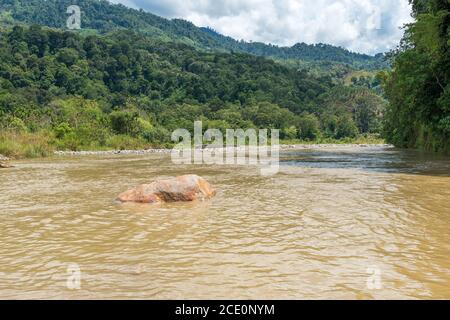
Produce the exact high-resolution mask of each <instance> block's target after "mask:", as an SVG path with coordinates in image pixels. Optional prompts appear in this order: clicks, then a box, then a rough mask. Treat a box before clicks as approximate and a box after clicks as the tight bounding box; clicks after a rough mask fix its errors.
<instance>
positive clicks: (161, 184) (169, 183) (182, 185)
mask: <svg viewBox="0 0 450 320" xmlns="http://www.w3.org/2000/svg"><path fill="white" fill-rule="evenodd" d="M215 195H216V191H215V190H214V188H213V187H212V186H211V185H210V184H209V183H208V182H207V181H206V180H204V179H203V178H201V177H199V176H197V175H186V176H181V177H177V178H173V179H168V180H157V181H155V182H153V183H151V184H143V185H140V186H138V187H136V188H134V189H131V190H128V191H126V192H124V193H122V194H120V195H119V196H118V197H117V200H118V201H120V202H139V203H165V202H187V201H195V200H206V199H210V198H212V197H214V196H215Z"/></svg>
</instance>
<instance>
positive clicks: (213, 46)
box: [0, 0, 387, 70]
mask: <svg viewBox="0 0 450 320" xmlns="http://www.w3.org/2000/svg"><path fill="white" fill-rule="evenodd" d="M70 5H78V6H79V7H80V8H81V13H82V17H83V19H82V28H83V30H84V32H90V31H93V32H99V33H107V32H110V31H114V30H117V29H126V30H133V31H135V32H139V33H142V34H145V35H148V36H151V37H153V38H158V39H160V40H163V41H166V42H167V41H177V42H182V43H185V44H189V45H192V46H194V47H196V48H198V49H201V50H204V51H221V52H240V53H250V54H254V55H258V56H264V57H271V58H275V59H280V60H292V59H294V60H302V61H328V62H333V63H337V64H346V65H350V66H352V67H354V68H358V69H370V70H379V69H382V68H385V67H386V66H387V63H386V61H385V59H384V55H383V54H379V55H376V56H375V57H373V56H369V55H366V54H359V53H355V52H350V51H348V50H346V49H344V48H340V47H335V46H332V45H328V44H323V43H319V44H310V45H308V44H305V43H298V44H296V45H294V46H292V47H279V46H276V45H272V44H264V43H260V42H246V41H242V40H235V39H233V38H231V37H227V36H224V35H222V34H219V33H217V32H216V31H214V30H213V29H211V28H199V27H196V26H195V25H194V24H192V23H191V22H189V21H185V20H182V19H172V20H168V19H165V18H162V17H159V16H157V15H154V14H151V13H149V12H145V11H143V10H135V9H131V8H127V7H126V6H124V5H121V4H117V5H112V4H111V3H109V2H108V1H105V0H46V1H42V0H0V9H1V11H3V12H4V15H5V17H4V20H6V21H7V20H8V18H9V19H11V20H13V21H14V22H15V23H16V22H21V23H25V24H29V25H30V24H39V25H42V26H48V27H51V28H65V26H66V20H67V14H66V11H67V8H68V7H69V6H70Z"/></svg>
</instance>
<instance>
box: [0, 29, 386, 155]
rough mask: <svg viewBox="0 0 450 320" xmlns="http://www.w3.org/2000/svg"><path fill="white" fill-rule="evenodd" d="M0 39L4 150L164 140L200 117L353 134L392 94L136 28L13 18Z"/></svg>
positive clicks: (370, 122)
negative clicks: (26, 23)
mask: <svg viewBox="0 0 450 320" xmlns="http://www.w3.org/2000/svg"><path fill="white" fill-rule="evenodd" d="M0 42H1V46H0V87H1V89H0V113H1V117H0V119H1V121H0V127H1V128H2V129H1V131H2V139H1V143H0V153H1V154H4V155H7V156H21V155H23V154H25V156H34V155H37V156H39V155H41V154H45V153H48V152H50V151H49V150H53V148H56V149H59V150H82V149H83V150H89V149H102V148H115V149H125V148H141V147H144V146H161V145H167V144H170V142H171V141H170V133H171V132H172V131H173V130H174V129H177V128H186V129H191V128H192V127H193V125H192V124H193V121H195V120H203V121H204V123H205V124H206V126H205V129H208V128H217V129H223V130H224V129H226V128H244V129H245V128H277V129H281V138H282V139H285V140H295V139H302V140H320V139H344V138H355V137H356V136H358V135H359V134H373V133H378V132H380V128H381V121H380V119H381V116H382V114H383V110H384V108H385V105H386V102H385V101H384V100H383V99H382V98H380V97H379V96H378V95H377V94H376V93H374V91H372V90H371V89H369V88H368V87H366V86H345V85H343V84H336V83H334V81H333V80H332V78H331V77H330V76H322V77H315V76H312V75H310V74H309V73H308V72H307V71H305V70H299V69H295V68H290V67H287V66H284V65H282V64H279V63H277V62H275V61H273V60H270V59H266V58H263V57H257V56H254V55H249V54H241V53H207V52H202V51H199V50H196V49H195V48H194V47H192V46H189V45H186V44H182V43H177V42H163V41H160V40H158V39H153V38H151V37H149V36H145V35H142V34H138V33H135V32H133V31H127V30H119V31H114V32H112V33H108V34H107V35H83V34H78V33H77V32H69V31H60V30H54V29H49V28H45V27H41V26H38V25H32V26H30V27H21V26H15V27H13V28H8V29H5V30H3V31H2V32H1V38H0ZM22 141H23V143H22ZM30 141H32V143H30ZM22 144H23V146H25V151H23V150H22V149H23V148H22Z"/></svg>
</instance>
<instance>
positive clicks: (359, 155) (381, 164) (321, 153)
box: [280, 148, 450, 177]
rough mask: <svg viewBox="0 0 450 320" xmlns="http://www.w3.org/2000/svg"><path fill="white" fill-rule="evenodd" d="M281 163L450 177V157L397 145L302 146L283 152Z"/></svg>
mask: <svg viewBox="0 0 450 320" xmlns="http://www.w3.org/2000/svg"><path fill="white" fill-rule="evenodd" d="M280 162H281V164H282V165H288V166H299V167H305V168H324V169H358V170H365V171H374V172H387V173H407V174H418V175H427V176H444V177H450V157H449V156H445V155H440V154H435V153H428V152H421V151H416V150H403V149H395V148H369V149H361V150H355V149H348V150H345V149H342V150H331V151H330V150H301V151H298V150H296V151H288V152H285V153H283V154H282V157H281V161H280Z"/></svg>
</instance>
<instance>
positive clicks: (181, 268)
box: [0, 147, 450, 299]
mask: <svg viewBox="0 0 450 320" xmlns="http://www.w3.org/2000/svg"><path fill="white" fill-rule="evenodd" d="M15 166H16V167H15V168H11V169H2V171H0V212H1V216H0V246H1V247H0V298H3V299H25V298H34V299H94V298H95V299H102V298H103V299H120V298H123V299H187V298H189V299H213V298H214V299H222V298H223V299H239V298H243V299H246V298H249V299H251V298H253V299H255V298H258V299H341V298H342V299H416V298H419V299H443V298H446V299H450V259H449V257H450V158H449V157H443V156H437V155H431V154H425V153H419V152H415V151H403V150H396V149H392V148H385V147H370V148H343V149H339V148H334V149H325V150H322V149H320V150H319V149H318V150H292V151H285V152H283V153H282V161H281V168H280V172H279V173H278V174H277V175H275V176H272V177H264V176H261V175H260V172H259V170H257V169H256V168H253V167H236V166H206V165H205V166H194V165H191V166H189V165H174V164H172V162H171V161H170V156H168V155H156V154H155V155H151V154H149V155H143V156H139V155H122V156H119V155H116V156H114V155H111V156H103V157H96V156H90V157H55V158H48V159H39V160H26V161H19V162H16V163H15ZM187 173H195V174H198V175H200V176H202V177H204V178H205V179H207V180H208V181H210V182H211V183H212V184H213V185H214V186H215V187H216V189H217V190H218V194H217V196H216V197H215V198H214V199H213V200H211V201H208V202H204V203H188V204H170V205H162V206H151V205H137V204H126V205H123V204H117V203H115V202H114V201H113V200H114V198H115V197H116V196H117V195H118V194H119V193H121V192H122V191H124V190H127V189H129V188H131V187H134V186H135V185H138V184H141V183H147V182H150V181H152V180H153V179H155V178H157V177H168V176H177V175H182V174H187ZM74 277H75V278H74ZM74 279H75V280H74Z"/></svg>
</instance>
